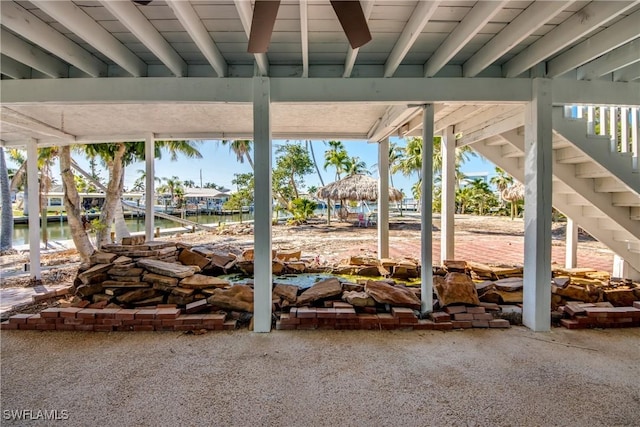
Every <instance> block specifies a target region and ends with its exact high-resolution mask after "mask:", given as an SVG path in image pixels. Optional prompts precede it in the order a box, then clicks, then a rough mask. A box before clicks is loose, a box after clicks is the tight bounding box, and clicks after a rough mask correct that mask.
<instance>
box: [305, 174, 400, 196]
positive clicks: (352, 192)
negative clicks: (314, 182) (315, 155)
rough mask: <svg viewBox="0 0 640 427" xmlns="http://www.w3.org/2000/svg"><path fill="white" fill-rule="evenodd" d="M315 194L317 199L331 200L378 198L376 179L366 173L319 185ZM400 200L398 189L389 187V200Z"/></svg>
mask: <svg viewBox="0 0 640 427" xmlns="http://www.w3.org/2000/svg"><path fill="white" fill-rule="evenodd" d="M316 196H317V197H318V198H319V199H323V200H326V199H331V200H357V201H362V200H365V201H369V202H370V201H374V200H378V180H377V179H374V178H371V177H370V176H367V175H350V176H348V177H346V178H342V179H341V180H339V181H336V182H332V183H331V184H328V185H325V186H324V187H320V189H318V192H317V193H316ZM400 200H402V193H401V192H400V190H396V189H395V188H392V187H389V201H392V202H398V201H400Z"/></svg>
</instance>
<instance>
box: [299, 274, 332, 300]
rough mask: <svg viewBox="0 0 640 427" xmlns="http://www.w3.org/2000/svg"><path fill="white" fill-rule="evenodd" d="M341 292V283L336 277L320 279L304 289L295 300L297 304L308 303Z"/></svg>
mask: <svg viewBox="0 0 640 427" xmlns="http://www.w3.org/2000/svg"><path fill="white" fill-rule="evenodd" d="M340 294H342V285H341V284H340V281H339V280H338V279H336V278H331V279H326V280H322V281H320V282H318V283H316V284H315V285H313V286H311V287H310V288H309V289H307V290H306V291H304V292H303V293H302V294H301V295H300V296H299V297H298V301H297V305H306V304H310V303H312V302H314V301H316V300H319V299H322V298H328V297H332V296H335V295H340Z"/></svg>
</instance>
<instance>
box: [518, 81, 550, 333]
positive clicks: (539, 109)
mask: <svg viewBox="0 0 640 427" xmlns="http://www.w3.org/2000/svg"><path fill="white" fill-rule="evenodd" d="M532 95H533V99H532V100H531V102H530V103H528V104H527V107H526V109H525V133H524V134H525V147H524V148H525V150H524V155H525V176H524V185H525V197H524V203H525V205H524V227H525V228H524V230H525V231H524V299H523V303H524V306H523V310H522V320H523V323H524V325H525V326H527V327H529V328H530V329H532V330H534V331H549V330H550V328H551V315H550V310H551V194H552V190H553V189H552V181H551V175H552V153H553V150H552V145H551V144H552V119H551V117H552V107H551V80H548V79H533V80H532Z"/></svg>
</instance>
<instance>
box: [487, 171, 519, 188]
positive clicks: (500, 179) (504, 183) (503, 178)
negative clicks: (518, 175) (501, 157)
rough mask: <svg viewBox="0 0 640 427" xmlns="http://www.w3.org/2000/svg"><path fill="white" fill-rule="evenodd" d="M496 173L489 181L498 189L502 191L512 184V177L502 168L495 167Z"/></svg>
mask: <svg viewBox="0 0 640 427" xmlns="http://www.w3.org/2000/svg"><path fill="white" fill-rule="evenodd" d="M495 170H496V175H495V176H494V177H492V178H491V179H490V180H489V182H490V183H491V184H493V185H495V186H496V188H497V189H498V191H502V190H504V189H505V188H507V187H508V186H510V185H511V184H513V177H512V176H511V175H509V174H508V173H507V172H505V171H504V169H501V168H499V167H496V169H495Z"/></svg>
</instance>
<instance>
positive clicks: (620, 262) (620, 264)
mask: <svg viewBox="0 0 640 427" xmlns="http://www.w3.org/2000/svg"><path fill="white" fill-rule="evenodd" d="M613 277H620V278H623V279H632V280H640V271H638V270H636V269H635V268H633V267H631V264H629V263H628V262H627V261H625V259H624V258H622V257H621V256H620V255H614V256H613Z"/></svg>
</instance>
